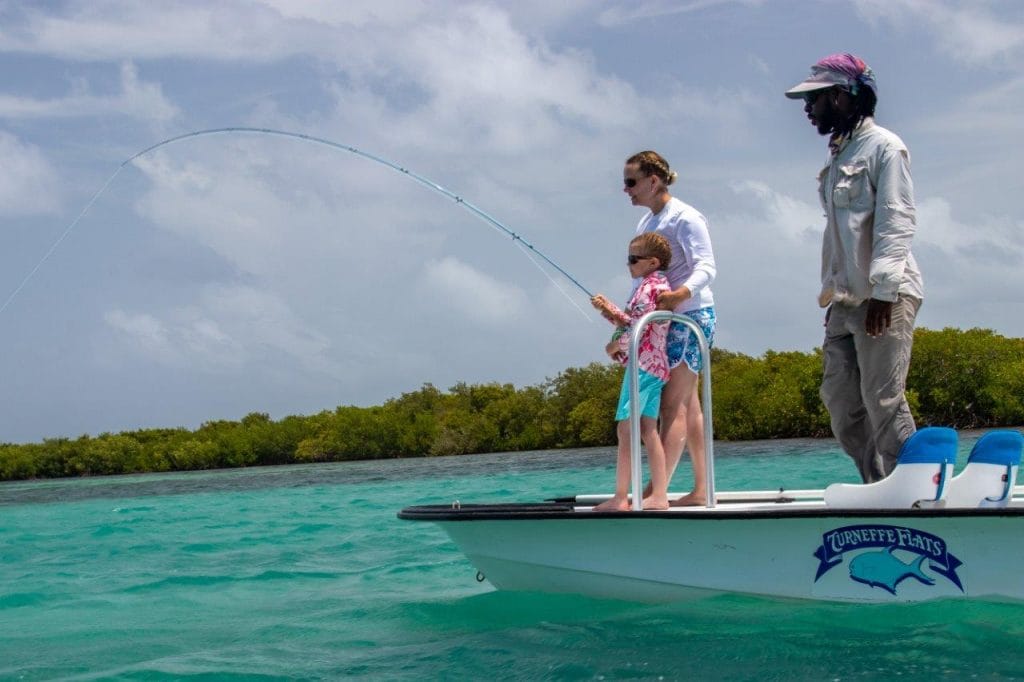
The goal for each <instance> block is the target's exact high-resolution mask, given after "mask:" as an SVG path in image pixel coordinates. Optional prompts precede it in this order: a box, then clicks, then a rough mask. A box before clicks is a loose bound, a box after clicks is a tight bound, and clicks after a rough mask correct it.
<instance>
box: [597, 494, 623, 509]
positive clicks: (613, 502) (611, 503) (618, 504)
mask: <svg viewBox="0 0 1024 682" xmlns="http://www.w3.org/2000/svg"><path fill="white" fill-rule="evenodd" d="M593 511H629V498H628V497H613V498H611V499H610V500H605V501H604V502H602V503H601V504H599V505H597V506H596V507H594V509H593Z"/></svg>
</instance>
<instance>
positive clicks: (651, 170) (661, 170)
mask: <svg viewBox="0 0 1024 682" xmlns="http://www.w3.org/2000/svg"><path fill="white" fill-rule="evenodd" d="M631 164H636V166H637V167H638V168H639V169H640V172H641V173H643V174H644V175H653V176H655V177H657V178H660V179H661V181H662V182H663V183H665V186H666V187H668V186H669V185H671V184H672V183H673V182H675V181H676V178H678V177H679V176H678V175H677V174H676V172H675V171H674V170H671V169H670V168H669V167H668V161H666V160H665V158H664V157H663V156H662V155H661V154H659V153H658V152H652V151H650V150H648V151H644V152H637V153H636V154H634V155H633V156H631V157H629V158H628V159H626V165H627V166H628V165H631Z"/></svg>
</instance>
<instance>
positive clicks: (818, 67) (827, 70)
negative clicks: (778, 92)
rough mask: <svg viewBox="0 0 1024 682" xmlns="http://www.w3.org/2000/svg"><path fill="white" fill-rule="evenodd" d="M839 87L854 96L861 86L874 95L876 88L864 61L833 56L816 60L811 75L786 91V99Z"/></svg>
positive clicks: (846, 55) (846, 54) (846, 56)
mask: <svg viewBox="0 0 1024 682" xmlns="http://www.w3.org/2000/svg"><path fill="white" fill-rule="evenodd" d="M837 85H838V86H839V87H841V88H844V89H846V90H848V91H849V93H850V94H851V95H856V94H857V93H858V92H859V90H860V88H861V86H863V87H866V88H870V89H871V91H872V92H874V93H875V94H876V95H877V94H878V86H877V84H876V83H875V73H874V71H872V70H871V67H870V66H868V65H867V64H865V63H864V60H863V59H861V58H860V57H857V56H856V55H852V54H850V53H848V52H847V53H843V54H833V55H829V56H828V57H825V58H824V59H820V60H818V63H816V64H815V65H814V66H812V67H811V75H810V76H808V77H807V78H806V79H805V80H804V81H803V82H800V83H797V84H796V85H794V86H793V87H792V88H790V89H789V90H787V91H786V97H789V98H790V99H800V98H801V97H803V96H804V95H805V94H807V93H808V92H813V91H815V90H822V89H824V88H831V87H834V86H837Z"/></svg>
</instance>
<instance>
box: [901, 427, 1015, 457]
mask: <svg viewBox="0 0 1024 682" xmlns="http://www.w3.org/2000/svg"><path fill="white" fill-rule="evenodd" d="M1018 435H1019V434H1018ZM956 448H957V437H956V431H955V430H954V429H951V428H949V427H948V426H926V427H925V428H923V429H918V430H917V431H916V432H915V433H914V435H912V436H911V437H910V438H908V439H907V440H905V441H904V442H903V447H902V448H900V457H899V459H898V460H897V462H896V463H897V464H942V463H945V464H953V463H954V462H956Z"/></svg>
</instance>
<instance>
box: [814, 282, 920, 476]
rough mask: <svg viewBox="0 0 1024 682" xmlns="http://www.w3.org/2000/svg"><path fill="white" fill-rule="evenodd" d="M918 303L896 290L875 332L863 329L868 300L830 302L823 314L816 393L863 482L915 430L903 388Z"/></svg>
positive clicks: (888, 469) (892, 458) (885, 469)
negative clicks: (884, 322)
mask: <svg viewBox="0 0 1024 682" xmlns="http://www.w3.org/2000/svg"><path fill="white" fill-rule="evenodd" d="M920 307H921V301H920V300H919V299H917V298H914V297H911V296H900V297H899V298H898V299H897V300H896V302H895V303H893V306H892V324H891V326H890V327H889V328H888V329H887V330H886V331H885V333H884V334H882V335H881V336H877V337H871V336H868V334H867V332H866V331H865V330H864V322H865V319H866V316H867V309H868V302H867V301H865V302H864V303H862V304H860V305H858V306H847V305H842V304H838V303H837V304H833V305H832V308H831V309H830V311H829V314H828V322H827V323H826V324H825V343H824V345H823V347H822V355H823V356H824V362H825V367H824V376H823V378H822V382H821V392H820V393H821V399H822V401H823V402H824V403H825V407H826V408H828V412H829V416H830V417H831V419H832V433H834V434H835V437H836V439H837V440H838V441H839V444H840V445H841V446H842V448H843V450H845V451H846V454H848V455H849V456H850V457H852V458H853V461H854V463H855V464H856V465H857V469H858V470H859V471H860V475H861V478H862V479H864V482H865V483H873V482H874V481H880V480H882V479H883V478H885V477H886V476H888V475H889V474H890V473H892V470H893V468H894V467H895V466H896V459H897V458H898V457H899V453H900V448H901V447H902V445H903V441H905V440H906V439H907V438H910V436H912V435H913V434H914V431H916V430H917V428H916V427H915V426H914V418H913V416H912V415H911V414H910V406H909V405H907V398H906V394H905V388H906V382H907V370H909V369H910V351H911V348H912V346H913V344H914V319H915V318H916V317H917V311H918V309H919V308H920Z"/></svg>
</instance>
